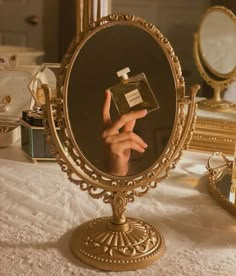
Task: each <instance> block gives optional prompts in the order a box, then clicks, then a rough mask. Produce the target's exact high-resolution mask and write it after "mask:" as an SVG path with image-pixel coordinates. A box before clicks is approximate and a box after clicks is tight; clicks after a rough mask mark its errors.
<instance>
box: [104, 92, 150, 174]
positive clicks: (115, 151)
mask: <svg viewBox="0 0 236 276" xmlns="http://www.w3.org/2000/svg"><path fill="white" fill-rule="evenodd" d="M110 105H111V92H110V91H108V90H107V91H105V102H104V105H103V110H102V117H103V123H104V127H105V130H104V131H103V134H102V137H103V140H104V144H105V151H106V158H107V164H106V167H107V169H108V171H109V173H110V174H112V175H117V176H125V175H127V173H128V170H129V158H130V154H131V150H135V151H137V152H140V153H143V152H144V151H145V149H146V148H147V144H146V143H145V142H144V141H143V140H142V139H141V138H140V137H139V136H138V135H137V134H135V133H134V132H133V129H134V127H135V123H136V120H137V119H140V118H143V117H145V116H146V114H147V110H145V109H144V110H140V111H131V112H129V113H127V114H124V115H122V116H121V117H120V118H119V119H118V120H117V121H115V122H112V121H111V117H110Z"/></svg>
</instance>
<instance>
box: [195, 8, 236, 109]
mask: <svg viewBox="0 0 236 276" xmlns="http://www.w3.org/2000/svg"><path fill="white" fill-rule="evenodd" d="M214 11H217V12H222V13H224V14H225V15H227V16H229V18H230V19H231V20H232V21H234V22H235V24H236V16H235V14H234V13H233V12H232V11H230V10H228V9H227V8H225V7H223V6H213V7H211V8H209V9H208V10H207V11H206V12H205V13H204V15H203V17H202V21H201V23H200V26H199V30H198V32H197V33H195V35H194V51H193V52H194V58H195V63H196V65H197V69H198V71H199V72H200V74H201V76H202V78H203V79H204V80H205V81H206V82H207V84H208V85H210V86H211V87H212V88H213V89H214V95H213V98H211V99H206V100H202V101H200V102H199V104H198V106H199V108H202V109H207V110H212V111H231V110H233V109H235V108H236V105H235V104H233V103H231V102H229V101H226V100H223V99H222V97H221V93H222V91H223V90H225V89H226V88H227V87H228V86H229V84H230V83H231V82H232V81H233V80H234V78H235V77H236V69H234V70H233V71H232V72H230V73H228V74H222V73H220V72H217V71H216V70H215V69H214V68H212V66H210V65H209V63H208V61H207V59H206V57H204V55H203V53H202V52H201V51H202V50H201V43H200V30H201V28H202V25H203V21H204V20H205V18H206V17H207V16H208V15H209V14H210V13H212V12H214Z"/></svg>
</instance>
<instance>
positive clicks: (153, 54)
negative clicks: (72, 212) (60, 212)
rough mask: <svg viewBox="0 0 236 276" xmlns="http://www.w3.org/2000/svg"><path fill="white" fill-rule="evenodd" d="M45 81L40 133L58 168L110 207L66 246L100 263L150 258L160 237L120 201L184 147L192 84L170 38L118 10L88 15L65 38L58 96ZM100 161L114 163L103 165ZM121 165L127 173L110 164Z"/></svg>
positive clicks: (149, 183) (132, 264) (141, 188)
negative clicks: (69, 39)
mask: <svg viewBox="0 0 236 276" xmlns="http://www.w3.org/2000/svg"><path fill="white" fill-rule="evenodd" d="M127 68H129V69H127ZM121 71H122V73H121ZM128 71H130V72H129V76H128V75H127V73H128ZM117 72H118V75H120V79H119V78H117V76H116V73H117ZM43 87H44V89H45V92H46V100H47V105H46V107H47V113H46V115H47V118H46V121H45V126H46V130H47V132H48V140H49V141H50V143H51V150H52V151H53V152H54V153H55V155H56V157H57V160H58V162H59V164H60V165H61V167H62V170H63V171H65V172H66V173H67V174H68V177H69V179H70V180H71V182H73V183H75V184H76V185H78V186H79V187H80V188H81V189H82V190H84V191H88V192H89V194H90V196H92V197H93V198H96V199H99V198H102V199H103V201H104V202H105V203H109V204H111V207H112V212H113V215H112V216H111V217H108V218H107V217H106V218H98V219H95V220H92V221H88V222H86V223H84V224H82V225H80V226H79V227H78V228H76V230H75V231H74V233H73V235H72V239H71V248H72V251H73V252H74V254H75V255H76V256H77V257H78V258H80V259H81V260H82V261H84V262H85V263H87V264H90V265H92V266H95V267H98V268H101V269H105V270H134V269H138V268H142V267H145V266H146V265H149V264H151V263H152V262H154V261H155V260H157V259H158V258H159V257H160V256H161V254H162V253H163V250H164V238H163V236H162V235H161V234H160V232H159V231H158V230H157V229H156V228H155V227H154V226H152V225H150V224H148V223H146V222H143V221H141V220H137V219H135V218H126V217H125V215H124V212H125V209H126V205H127V203H129V202H133V201H134V199H135V198H136V197H141V196H143V195H144V194H145V193H147V192H148V191H149V190H150V189H153V188H155V187H156V186H157V183H158V182H160V181H161V180H163V179H164V178H165V177H167V176H168V172H169V170H170V169H171V168H174V165H175V163H176V162H177V160H178V159H179V158H180V155H181V150H182V149H183V148H186V147H187V146H188V145H189V142H190V139H191V137H192V133H193V130H194V121H195V117H194V112H195V108H196V105H195V102H194V99H195V94H196V91H197V90H198V88H199V87H198V86H194V87H193V88H192V90H191V97H187V96H186V95H185V84H184V79H183V77H182V73H181V67H180V64H179V61H178V58H177V56H176V55H175V53H174V51H173V49H172V47H171V45H170V43H169V41H168V40H167V39H166V38H165V37H164V36H163V35H162V33H161V32H160V31H159V30H158V29H157V28H156V27H154V26H153V25H152V24H150V23H148V22H146V21H145V20H143V19H141V18H138V17H135V16H131V15H122V14H120V15H109V16H106V17H103V18H101V19H99V20H98V21H97V22H93V23H92V24H91V25H89V26H88V28H87V29H86V31H84V32H82V33H79V35H78V36H77V37H76V38H75V39H74V41H72V43H71V45H70V48H69V49H68V51H67V53H66V55H65V57H64V59H63V60H62V66H61V72H60V76H59V78H58V83H57V98H56V99H54V98H53V97H51V96H50V93H49V92H50V91H49V88H48V87H47V86H43ZM105 91H106V93H105ZM111 96H112V99H113V100H114V101H112V99H111ZM116 96H117V97H116ZM185 105H187V108H186V106H185ZM55 106H56V110H55V111H56V112H55V111H54V112H53V108H54V107H55ZM117 107H118V108H117ZM123 107H125V110H126V112H123V110H124V109H123ZM127 107H128V111H127ZM122 112H123V113H122ZM55 118H56V122H57V124H55ZM56 125H57V126H60V129H61V135H60V137H59V135H58V133H57V131H56ZM114 139H115V140H114ZM143 141H145V143H144V142H143ZM146 144H147V146H146ZM107 146H108V147H107ZM139 146H140V147H141V148H142V149H143V150H142V149H141V150H140V147H139ZM117 149H118V151H117ZM107 152H108V155H107ZM107 160H108V163H109V164H112V170H110V167H109V168H108V167H107V166H106V165H104V164H107ZM117 160H118V162H114V161H117ZM114 164H115V166H113V165H114ZM124 164H127V167H126V166H123V165H124ZM121 167H122V168H123V167H125V168H127V170H126V171H125V173H123V170H122V173H120V171H118V170H117V169H120V168H121ZM114 168H115V169H114ZM114 171H115V172H114ZM117 172H118V173H117Z"/></svg>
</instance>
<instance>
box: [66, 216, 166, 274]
mask: <svg viewBox="0 0 236 276" xmlns="http://www.w3.org/2000/svg"><path fill="white" fill-rule="evenodd" d="M109 221H110V218H100V219H96V220H92V221H90V222H89V223H88V222H86V223H84V224H82V225H80V226H79V227H78V228H77V229H76V230H75V232H74V233H73V236H72V240H71V248H72V251H73V252H74V254H75V255H76V256H78V257H79V258H81V259H82V260H85V259H86V260H87V262H88V260H89V262H91V263H92V264H95V263H96V265H98V263H105V264H106V266H105V267H106V268H105V269H107V270H109V269H111V267H112V269H114V268H115V267H116V265H117V266H119V270H127V269H131V270H132V269H134V268H135V269H137V268H138V267H137V265H138V263H139V262H142V263H145V262H146V263H148V262H149V261H150V259H152V258H153V257H154V256H155V255H157V252H161V251H162V250H163V248H164V247H165V244H164V239H163V237H162V235H161V234H160V233H159V231H157V229H156V228H155V227H153V226H152V225H150V224H147V223H145V222H143V221H141V220H137V219H132V218H128V225H129V227H128V229H127V231H112V230H111V229H109V223H108V222H109ZM75 244H77V245H78V244H79V247H77V246H75ZM159 257H160V256H159ZM91 263H90V264H91ZM100 265H101V264H100ZM102 266H104V265H103V264H102ZM122 267H123V269H121V268H122ZM103 269H104V267H103ZM114 270H115V269H114Z"/></svg>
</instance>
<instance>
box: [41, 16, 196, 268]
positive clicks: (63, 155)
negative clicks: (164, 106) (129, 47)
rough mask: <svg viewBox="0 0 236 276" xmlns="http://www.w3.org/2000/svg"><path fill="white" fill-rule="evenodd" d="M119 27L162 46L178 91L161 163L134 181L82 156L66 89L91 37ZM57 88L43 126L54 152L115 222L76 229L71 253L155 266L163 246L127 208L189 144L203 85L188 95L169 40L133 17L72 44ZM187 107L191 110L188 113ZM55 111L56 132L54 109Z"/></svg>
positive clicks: (111, 21)
mask: <svg viewBox="0 0 236 276" xmlns="http://www.w3.org/2000/svg"><path fill="white" fill-rule="evenodd" d="M116 24H124V25H127V26H135V27H137V28H141V29H142V30H144V31H145V32H146V33H148V34H149V35H150V37H152V38H153V39H155V41H156V42H157V43H158V44H159V45H160V47H161V48H162V50H163V51H164V53H165V55H166V58H167V59H168V62H169V65H170V67H171V70H172V74H173V77H174V81H175V86H176V116H175V122H174V127H173V129H172V134H171V137H170V139H169V141H168V144H167V146H166V148H165V150H164V152H163V154H162V155H161V157H160V158H158V160H157V161H156V162H155V163H154V164H153V166H151V167H150V168H149V169H147V170H145V171H144V172H142V173H139V174H138V175H134V176H127V177H116V176H111V175H108V174H106V173H104V172H101V171H100V170H98V169H97V168H95V167H93V166H92V165H91V164H90V162H89V160H86V158H85V157H84V156H83V155H82V154H81V151H80V148H79V145H77V144H76V142H75V141H74V138H73V133H71V128H70V122H69V120H68V107H67V98H66V95H67V86H68V78H69V74H70V70H71V66H72V64H73V61H74V58H75V55H76V51H77V49H78V47H79V46H81V45H83V44H84V43H85V42H86V41H87V39H89V37H90V36H91V35H94V34H95V33H96V32H98V31H99V30H102V29H104V28H108V27H111V26H113V25H116ZM61 64H62V66H61V73H60V76H59V78H58V84H57V98H53V97H52V96H51V93H50V88H49V87H48V86H46V85H44V86H43V88H44V90H45V95H46V107H45V112H44V115H45V118H44V124H45V129H46V135H47V140H48V142H49V144H50V149H51V151H52V152H53V153H54V154H55V156H56V159H57V161H58V163H59V164H60V166H61V169H62V171H64V172H65V173H67V175H68V178H69V180H70V181H71V182H72V183H74V184H76V185H78V186H79V187H80V189H81V190H83V191H87V192H88V193H89V195H90V196H91V197H92V198H94V199H103V202H104V203H109V204H111V207H112V212H113V215H112V216H111V217H103V218H97V219H94V220H91V221H88V222H85V223H84V224H82V225H80V226H78V227H77V228H76V229H75V231H74V233H73V235H72V239H71V242H70V246H71V249H72V251H73V253H74V254H75V255H76V256H77V257H78V258H79V259H80V260H82V261H83V262H85V263H86V264H89V265H92V266H94V267H97V268H99V269H103V270H118V271H119V270H136V269H139V268H143V267H145V266H147V265H149V264H151V263H153V262H155V261H156V260H157V259H158V258H159V257H160V256H161V255H162V254H163V252H164V248H165V242H164V238H163V236H162V234H161V233H160V232H159V231H158V229H156V227H154V226H152V225H150V224H148V223H146V222H144V221H141V220H139V219H135V218H130V217H129V218H126V217H125V214H124V212H125V209H126V206H127V204H128V203H132V202H133V201H134V200H135V198H136V197H141V196H143V195H144V194H146V193H147V192H148V191H149V190H151V189H154V188H156V187H157V184H158V183H159V182H161V181H162V180H163V179H165V178H166V177H167V176H168V172H169V170H170V169H172V168H174V167H175V164H176V162H177V161H178V160H179V158H180V156H181V153H182V150H183V149H186V148H187V147H188V145H189V143H190V140H191V137H192V134H193V131H194V124H195V120H196V116H195V111H196V103H195V96H196V93H197V90H198V89H199V85H195V86H193V87H192V88H191V91H190V94H191V95H190V97H187V96H186V95H185V83H184V79H183V77H182V72H181V67H180V64H179V60H178V58H177V56H176V55H175V53H174V51H173V49H172V47H171V45H170V43H169V41H168V40H167V39H166V38H165V37H164V36H163V35H162V33H161V32H160V31H159V30H158V29H157V28H156V27H155V26H153V25H152V24H150V23H148V22H146V21H145V20H143V19H141V18H138V17H135V16H132V15H123V14H119V15H115V14H112V15H108V16H106V17H103V18H101V19H99V20H98V21H97V22H93V23H92V24H91V25H89V27H88V28H86V30H85V31H83V32H82V33H79V34H78V36H77V37H76V38H75V39H74V40H73V41H72V43H71V45H70V47H69V49H68V51H67V53H66V55H65V56H64V58H63V60H62V63H61ZM186 105H187V108H186ZM54 107H55V108H56V111H57V115H56V122H57V126H59V127H60V128H61V132H62V133H61V134H62V141H63V144H62V143H61V140H60V138H59V136H58V133H57V131H56V126H55V121H54V118H53V108H54Z"/></svg>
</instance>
